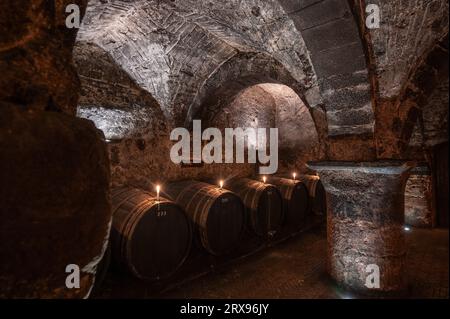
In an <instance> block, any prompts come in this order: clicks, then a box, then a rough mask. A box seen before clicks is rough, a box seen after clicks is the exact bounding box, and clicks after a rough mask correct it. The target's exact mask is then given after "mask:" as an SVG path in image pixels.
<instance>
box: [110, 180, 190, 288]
mask: <svg viewBox="0 0 450 319" xmlns="http://www.w3.org/2000/svg"><path fill="white" fill-rule="evenodd" d="M112 205H113V225H112V226H113V227H112V232H111V241H112V252H113V258H114V260H116V261H118V262H119V264H120V265H122V266H124V267H126V268H127V269H128V270H129V271H130V272H131V273H132V274H133V275H134V276H136V277H137V278H140V279H144V280H158V279H163V278H167V277H169V276H170V275H171V274H173V273H174V272H175V271H176V270H177V269H178V268H179V267H180V266H181V265H182V264H183V262H184V261H185V259H186V258H187V256H188V254H189V250H190V248H191V243H192V229H191V224H190V222H189V219H188V218H187V216H186V214H185V213H184V212H183V210H182V209H181V207H179V206H178V205H176V204H175V203H173V202H171V201H168V200H167V199H165V198H162V197H160V198H159V200H158V199H157V198H156V197H155V196H154V194H152V193H148V192H145V191H143V190H140V189H135V188H119V189H114V190H113V191H112Z"/></svg>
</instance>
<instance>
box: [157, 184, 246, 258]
mask: <svg viewBox="0 0 450 319" xmlns="http://www.w3.org/2000/svg"><path fill="white" fill-rule="evenodd" d="M165 192H166V194H167V195H168V196H169V197H170V198H171V199H173V200H174V201H175V202H177V203H178V204H179V205H180V206H181V207H183V208H184V209H185V211H186V212H187V214H188V216H190V218H191V220H192V222H193V224H194V225H195V228H196V231H195V232H196V237H197V238H198V239H199V241H200V243H201V246H203V247H204V248H205V249H206V250H207V251H208V252H210V253H211V254H213V255H223V254H226V253H228V252H230V251H231V250H232V249H233V248H235V247H236V245H237V244H238V242H239V240H240V238H241V234H242V229H243V225H244V218H245V215H244V206H243V204H242V202H241V200H240V199H239V197H238V196H236V195H235V194H233V193H231V192H230V191H227V190H225V189H220V188H218V187H216V186H214V185H210V184H207V183H203V182H198V181H182V182H176V183H171V184H169V185H168V186H167V188H166V190H165Z"/></svg>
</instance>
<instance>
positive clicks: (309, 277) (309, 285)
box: [94, 227, 449, 299]
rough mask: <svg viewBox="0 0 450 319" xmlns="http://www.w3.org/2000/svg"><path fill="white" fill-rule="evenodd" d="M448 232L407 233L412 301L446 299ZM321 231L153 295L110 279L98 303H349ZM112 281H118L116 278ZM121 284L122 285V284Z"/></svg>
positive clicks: (418, 230)
mask: <svg viewBox="0 0 450 319" xmlns="http://www.w3.org/2000/svg"><path fill="white" fill-rule="evenodd" d="M448 235H449V233H448V230H443V229H434V230H423V229H412V231H410V232H407V242H408V258H407V276H408V280H409V283H410V297H412V298H448V297H449V293H448V285H449V284H448V273H449V261H448V260H449V259H448V258H449V239H448ZM325 260H326V230H325V227H317V228H314V229H312V230H309V231H308V232H305V233H302V234H299V235H298V236H297V237H294V238H291V239H290V240H287V241H285V242H283V243H280V244H278V245H276V246H275V247H272V248H268V249H266V250H264V251H261V252H259V253H257V254H255V255H252V256H249V257H246V258H244V259H241V260H239V261H235V262H233V263H231V264H229V265H227V266H226V267H222V269H215V270H214V271H213V272H210V273H209V274H206V275H204V276H202V277H200V278H197V279H195V280H191V281H189V282H186V283H184V284H181V285H179V286H177V287H176V288H172V289H170V290H166V291H162V292H158V293H154V292H151V291H150V290H149V289H145V285H142V284H139V285H138V286H137V285H136V284H135V283H133V282H129V284H127V283H128V281H121V284H120V285H117V284H116V285H112V284H111V283H112V282H114V278H113V277H114V276H115V275H114V274H111V273H109V274H108V276H107V278H106V280H105V282H104V285H103V287H102V289H101V290H102V292H101V293H100V294H98V295H97V296H95V295H94V298H95V297H98V298H108V297H114V298H219V299H221V298H238V299H241V298H242V299H246V298H295V299H297V298H308V299H310V298H323V299H324V298H326V299H328V298H352V297H355V296H351V295H349V294H347V293H344V292H342V291H339V290H338V289H336V288H335V287H334V285H333V284H332V282H331V281H330V280H329V278H328V276H327V274H326V272H325ZM116 276H117V275H116ZM124 283H125V284H124Z"/></svg>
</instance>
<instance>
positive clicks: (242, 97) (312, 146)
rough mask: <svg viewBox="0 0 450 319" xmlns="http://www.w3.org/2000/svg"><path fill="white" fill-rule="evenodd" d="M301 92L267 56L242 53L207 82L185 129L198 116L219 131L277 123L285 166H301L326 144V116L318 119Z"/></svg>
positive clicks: (319, 154)
mask: <svg viewBox="0 0 450 319" xmlns="http://www.w3.org/2000/svg"><path fill="white" fill-rule="evenodd" d="M238 75H239V76H238ZM303 91H304V89H303V88H302V87H301V85H300V84H299V83H298V82H297V81H295V80H294V79H293V78H292V77H291V76H290V75H289V73H288V72H287V71H286V70H285V69H284V68H283V67H282V65H280V64H279V63H278V62H277V61H276V60H274V59H272V58H271V57H269V56H267V55H264V54H255V55H253V54H246V55H241V56H239V57H235V58H234V59H231V60H229V61H227V63H226V64H224V65H223V66H222V68H221V69H219V70H218V71H217V72H216V73H215V74H214V75H213V76H212V77H211V78H210V79H209V81H208V82H206V83H205V85H204V86H203V87H202V89H201V90H200V92H199V95H198V96H197V97H196V100H195V103H193V104H192V105H191V108H190V110H189V113H188V116H187V117H186V121H185V124H184V125H185V127H189V126H190V125H191V123H192V120H195V119H201V120H202V121H203V122H204V123H205V125H204V126H212V127H216V125H218V126H217V127H219V128H221V129H224V128H225V127H235V126H236V125H237V127H276V128H278V129H279V134H280V137H279V142H280V145H279V150H280V155H281V156H280V158H282V159H283V163H282V165H283V167H295V166H302V165H303V164H305V163H306V162H307V161H308V160H318V159H322V158H324V156H325V144H326V143H325V136H326V124H323V122H325V121H326V119H324V118H321V117H320V115H323V113H321V114H317V113H314V112H312V111H313V108H310V107H309V105H308V103H307V102H305V99H304V96H303V95H302V92H303ZM243 101H244V102H243ZM245 102H247V103H248V104H244V103H245ZM225 117H228V119H226V118H225ZM230 117H231V118H230ZM218 119H219V120H218ZM255 121H256V122H255ZM321 121H323V122H321ZM318 124H319V125H318ZM226 125H231V126H226ZM242 125H243V126H242ZM261 125H262V126H261ZM290 135H292V136H290ZM294 140H295V141H294Z"/></svg>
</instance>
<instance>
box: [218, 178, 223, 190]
mask: <svg viewBox="0 0 450 319" xmlns="http://www.w3.org/2000/svg"><path fill="white" fill-rule="evenodd" d="M219 186H220V188H222V187H223V180H220V181H219Z"/></svg>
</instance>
